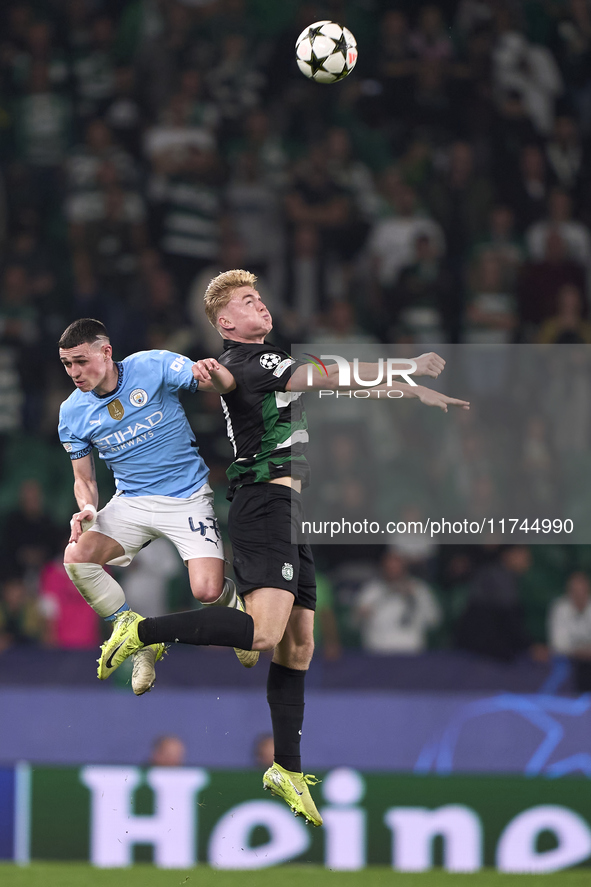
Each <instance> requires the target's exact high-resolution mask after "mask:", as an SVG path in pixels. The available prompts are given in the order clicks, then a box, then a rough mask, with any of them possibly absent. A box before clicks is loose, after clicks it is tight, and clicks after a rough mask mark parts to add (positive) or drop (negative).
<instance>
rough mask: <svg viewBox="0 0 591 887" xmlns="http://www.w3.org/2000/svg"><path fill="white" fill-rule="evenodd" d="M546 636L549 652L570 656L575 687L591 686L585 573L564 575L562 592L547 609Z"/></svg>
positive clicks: (590, 594)
mask: <svg viewBox="0 0 591 887" xmlns="http://www.w3.org/2000/svg"><path fill="white" fill-rule="evenodd" d="M548 637H549V643H550V649H551V650H552V652H553V653H556V654H558V655H561V656H569V657H570V658H571V659H572V660H573V662H574V664H575V681H576V686H577V690H579V691H580V692H588V691H589V690H591V583H590V582H589V577H588V576H587V574H586V573H582V572H576V573H571V574H570V576H569V577H568V579H567V582H566V589H565V594H563V595H561V597H559V598H557V599H556V600H555V601H554V603H553V605H552V607H551V609H550V613H549V616H548Z"/></svg>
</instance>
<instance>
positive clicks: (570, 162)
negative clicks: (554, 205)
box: [546, 114, 588, 201]
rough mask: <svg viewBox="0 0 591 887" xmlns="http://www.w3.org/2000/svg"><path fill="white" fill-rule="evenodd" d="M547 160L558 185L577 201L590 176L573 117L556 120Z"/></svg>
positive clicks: (560, 117) (547, 144) (548, 147)
mask: <svg viewBox="0 0 591 887" xmlns="http://www.w3.org/2000/svg"><path fill="white" fill-rule="evenodd" d="M546 159H547V161H548V167H549V169H550V172H551V173H552V176H553V178H554V180H555V181H556V183H557V185H558V186H559V187H560V188H563V189H564V190H565V191H566V192H567V193H568V194H570V196H571V197H572V198H573V200H575V201H577V200H578V199H579V198H580V196H581V189H582V187H583V185H584V184H585V179H586V178H587V176H588V172H587V167H588V163H587V158H586V157H585V156H584V151H583V143H582V141H581V136H580V134H579V131H578V127H577V124H576V122H575V121H574V120H573V118H572V117H569V116H568V115H566V114H561V115H560V116H559V117H557V118H556V121H555V123H554V132H553V134H552V138H551V139H549V141H548V142H547V143H546Z"/></svg>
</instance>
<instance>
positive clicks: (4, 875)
mask: <svg viewBox="0 0 591 887" xmlns="http://www.w3.org/2000/svg"><path fill="white" fill-rule="evenodd" d="M0 884H1V885H2V887H278V885H280V887H386V885H392V887H537V885H539V887H590V885H591V871H590V870H589V869H575V870H572V871H566V872H556V873H554V874H549V875H501V874H499V873H498V872H495V871H492V870H487V869H485V870H483V871H481V872H477V873H476V874H473V875H458V874H455V873H450V872H444V871H441V870H438V869H435V870H433V871H430V872H424V873H421V874H416V875H409V874H404V873H400V872H394V871H392V869H389V868H377V867H376V868H368V869H364V870H363V871H360V872H331V871H327V870H326V869H324V868H321V867H320V866H318V867H317V866H295V865H294V866H284V867H280V868H269V869H257V870H256V871H236V872H230V871H218V870H216V869H211V868H209V867H207V866H204V865H202V866H198V867H197V868H194V869H189V870H186V871H181V870H180V869H173V870H163V869H156V868H153V867H152V866H150V865H134V866H133V867H132V868H129V869H95V868H93V867H92V866H89V865H84V864H78V863H46V864H42V863H34V864H33V865H30V866H22V867H21V866H15V865H8V864H6V865H4V864H0Z"/></svg>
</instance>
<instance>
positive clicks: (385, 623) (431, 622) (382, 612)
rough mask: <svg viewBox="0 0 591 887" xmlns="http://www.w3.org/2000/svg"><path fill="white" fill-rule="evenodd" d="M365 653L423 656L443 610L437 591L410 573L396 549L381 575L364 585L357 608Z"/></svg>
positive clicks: (386, 558)
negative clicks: (421, 654)
mask: <svg viewBox="0 0 591 887" xmlns="http://www.w3.org/2000/svg"><path fill="white" fill-rule="evenodd" d="M355 609H356V614H357V620H358V622H359V624H360V629H361V639H362V644H363V648H364V650H367V651H368V652H369V653H382V654H384V653H403V654H407V653H421V652H422V651H423V650H426V649H427V641H428V634H429V631H430V630H431V629H433V628H435V627H436V626H437V625H439V623H440V621H441V610H440V607H439V604H438V603H437V600H436V599H435V596H434V595H433V592H432V591H431V589H430V588H429V586H428V585H427V584H426V582H424V581H423V580H421V579H416V578H415V577H414V576H411V575H410V574H409V572H408V566H407V562H406V561H405V560H404V558H402V557H401V556H400V555H399V554H397V553H396V552H395V551H393V550H388V551H387V552H386V554H384V556H383V558H382V561H381V576H380V577H379V578H376V579H373V580H371V581H369V582H368V583H366V584H365V585H363V586H362V587H361V589H360V591H359V595H358V598H357V601H356V605H355Z"/></svg>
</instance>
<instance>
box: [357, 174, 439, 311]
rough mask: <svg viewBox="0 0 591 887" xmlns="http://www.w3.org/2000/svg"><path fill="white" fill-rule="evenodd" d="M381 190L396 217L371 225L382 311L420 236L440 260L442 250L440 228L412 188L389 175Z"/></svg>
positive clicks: (370, 244) (371, 252)
mask: <svg viewBox="0 0 591 887" xmlns="http://www.w3.org/2000/svg"><path fill="white" fill-rule="evenodd" d="M383 188H384V190H385V196H386V199H387V200H389V201H391V203H392V205H393V206H394V207H395V213H396V214H395V215H392V216H389V217H386V218H382V219H379V220H378V221H377V222H376V223H375V224H374V226H373V228H372V231H371V233H370V236H369V240H368V244H367V249H368V253H369V256H370V259H371V261H372V264H373V268H374V274H375V277H376V281H377V284H378V286H379V290H380V305H381V307H382V309H383V308H384V306H386V305H387V303H388V302H390V301H391V300H392V299H393V298H394V291H395V287H396V285H397V283H398V279H399V276H400V273H401V271H402V269H403V268H404V267H405V266H407V265H410V264H411V263H412V261H413V259H414V257H415V244H416V242H417V238H418V237H419V236H421V235H423V236H425V237H428V238H429V240H431V242H432V243H433V245H434V248H435V250H436V253H437V256H441V255H442V254H443V252H444V249H445V242H444V236H443V231H442V230H441V227H440V226H439V225H438V224H437V222H436V221H434V220H433V219H432V218H431V217H430V216H429V213H428V212H427V211H426V210H424V209H423V208H422V207H420V206H419V202H418V198H417V194H416V192H415V191H414V189H413V188H410V187H408V186H407V185H404V184H403V183H401V182H398V181H397V180H396V178H395V177H394V176H392V175H391V174H388V175H387V176H385V177H384V180H383ZM389 310H391V309H389Z"/></svg>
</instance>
